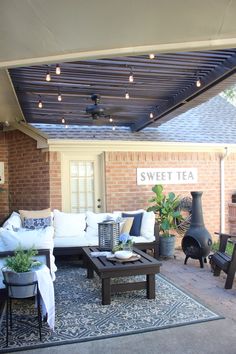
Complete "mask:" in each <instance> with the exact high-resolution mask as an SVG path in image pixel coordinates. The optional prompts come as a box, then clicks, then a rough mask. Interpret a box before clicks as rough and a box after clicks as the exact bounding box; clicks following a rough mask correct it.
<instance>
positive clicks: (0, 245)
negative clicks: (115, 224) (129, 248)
mask: <svg viewBox="0 0 236 354" xmlns="http://www.w3.org/2000/svg"><path fill="white" fill-rule="evenodd" d="M125 213H126V215H128V216H129V217H128V219H133V220H136V217H138V214H139V215H140V214H142V216H141V224H140V225H139V226H140V228H139V229H138V230H139V231H140V235H137V232H138V231H137V229H136V230H134V231H135V232H136V234H135V235H132V233H130V235H131V236H132V238H133V241H134V242H135V247H137V248H139V249H143V250H147V249H153V250H154V256H155V257H158V255H159V252H158V250H159V235H158V232H155V230H154V227H155V215H154V213H153V212H147V211H145V210H143V209H140V210H136V211H128V212H125ZM122 215H123V213H122V212H121V211H116V212H113V213H99V214H95V213H93V212H90V211H87V212H86V213H64V212H61V211H59V210H54V211H53V213H52V215H51V216H52V226H48V227H46V228H45V229H38V230H26V229H24V228H22V219H21V217H20V214H18V213H16V212H13V213H12V214H11V216H10V217H9V219H8V220H7V221H6V222H5V223H4V224H3V227H2V228H0V250H1V251H12V250H14V249H15V248H16V247H17V245H18V244H19V243H21V246H22V247H23V248H29V247H32V246H34V247H35V248H37V249H50V253H51V254H52V252H53V254H54V255H55V256H57V255H72V254H78V255H79V254H80V253H81V252H80V251H81V247H83V246H98V223H99V222H103V221H104V220H106V219H107V218H112V219H114V220H117V218H120V219H121V218H122ZM130 216H131V217H130ZM125 220H126V218H123V223H124V222H125ZM132 223H133V225H134V221H132ZM123 226H124V225H122V223H121V224H120V229H121V232H122V227H123ZM130 231H132V228H131V230H130ZM155 233H156V234H155ZM51 262H52V265H51V269H52V270H54V269H55V268H54V259H53V257H52V261H51Z"/></svg>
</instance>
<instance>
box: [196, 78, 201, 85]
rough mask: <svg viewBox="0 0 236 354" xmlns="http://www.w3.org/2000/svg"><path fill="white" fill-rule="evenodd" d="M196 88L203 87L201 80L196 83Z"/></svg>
mask: <svg viewBox="0 0 236 354" xmlns="http://www.w3.org/2000/svg"><path fill="white" fill-rule="evenodd" d="M196 86H197V87H201V86H202V83H201V80H200V79H199V78H198V79H197V81H196Z"/></svg>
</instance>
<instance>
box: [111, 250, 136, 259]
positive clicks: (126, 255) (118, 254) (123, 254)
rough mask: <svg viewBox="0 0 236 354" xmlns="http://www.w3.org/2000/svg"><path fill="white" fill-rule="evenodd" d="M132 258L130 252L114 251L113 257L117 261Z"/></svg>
mask: <svg viewBox="0 0 236 354" xmlns="http://www.w3.org/2000/svg"><path fill="white" fill-rule="evenodd" d="M132 256H133V252H131V251H116V252H115V257H116V258H119V259H129V258H131V257H132Z"/></svg>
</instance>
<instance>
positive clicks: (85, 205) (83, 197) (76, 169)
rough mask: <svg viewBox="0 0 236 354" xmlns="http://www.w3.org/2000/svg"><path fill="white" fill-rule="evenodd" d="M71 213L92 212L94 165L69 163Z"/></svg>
mask: <svg viewBox="0 0 236 354" xmlns="http://www.w3.org/2000/svg"><path fill="white" fill-rule="evenodd" d="M70 190H71V196H70V200H71V211H72V212H80V213H81V212H84V211H86V210H90V211H94V209H95V208H94V199H95V198H94V163H93V161H70Z"/></svg>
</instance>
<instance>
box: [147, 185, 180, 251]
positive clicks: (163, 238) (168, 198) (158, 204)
mask: <svg viewBox="0 0 236 354" xmlns="http://www.w3.org/2000/svg"><path fill="white" fill-rule="evenodd" d="M152 191H153V192H154V193H155V196H154V197H153V198H151V199H150V200H149V202H150V203H154V204H153V205H152V206H150V207H149V208H148V209H147V211H153V212H154V213H155V215H156V220H157V222H158V225H159V230H160V254H161V256H164V257H170V256H173V255H174V250H175V235H174V234H173V233H172V231H173V230H175V229H176V228H177V225H178V222H180V221H181V220H182V219H183V217H182V215H181V212H180V210H179V204H180V198H179V196H176V195H175V193H173V192H170V193H168V194H167V195H165V194H164V193H163V186H162V185H155V186H154V187H153V188H152Z"/></svg>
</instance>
